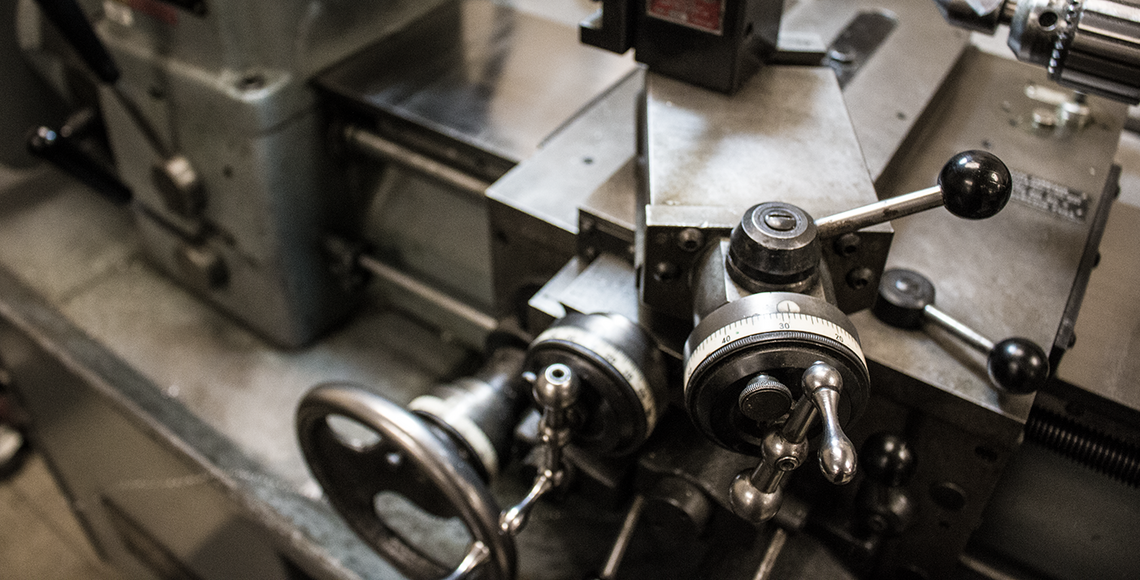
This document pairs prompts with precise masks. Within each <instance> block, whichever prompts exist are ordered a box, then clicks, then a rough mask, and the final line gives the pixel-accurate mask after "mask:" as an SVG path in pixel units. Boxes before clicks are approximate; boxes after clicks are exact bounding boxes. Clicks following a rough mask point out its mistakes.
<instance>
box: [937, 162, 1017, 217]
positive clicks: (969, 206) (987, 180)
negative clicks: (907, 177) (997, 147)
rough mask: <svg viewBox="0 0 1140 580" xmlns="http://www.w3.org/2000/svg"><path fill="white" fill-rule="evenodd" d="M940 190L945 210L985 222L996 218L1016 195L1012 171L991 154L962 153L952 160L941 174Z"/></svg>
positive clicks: (939, 179) (943, 167)
mask: <svg viewBox="0 0 1140 580" xmlns="http://www.w3.org/2000/svg"><path fill="white" fill-rule="evenodd" d="M938 187H939V188H940V189H941V190H942V203H943V204H944V205H945V206H946V209H947V210H948V211H949V212H950V213H952V214H954V215H956V216H958V217H961V218H966V219H972V220H977V219H985V218H988V217H992V216H994V215H996V214H997V213H998V212H999V211H1001V210H1002V208H1004V207H1005V204H1006V203H1008V202H1009V197H1010V195H1011V194H1012V193H1013V177H1012V176H1011V175H1010V173H1009V168H1007V167H1006V166H1005V163H1002V160H1001V159H998V158H997V156H996V155H994V154H993V153H990V152H988V151H980V150H973V151H963V152H961V153H959V154H957V155H955V156H953V157H951V158H950V160H949V161H947V162H946V165H943V166H942V171H941V172H939V173H938Z"/></svg>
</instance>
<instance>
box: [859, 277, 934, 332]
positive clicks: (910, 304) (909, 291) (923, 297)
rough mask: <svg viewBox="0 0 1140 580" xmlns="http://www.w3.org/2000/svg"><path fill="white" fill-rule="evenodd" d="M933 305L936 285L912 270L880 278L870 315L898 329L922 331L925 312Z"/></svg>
mask: <svg viewBox="0 0 1140 580" xmlns="http://www.w3.org/2000/svg"><path fill="white" fill-rule="evenodd" d="M927 304H934V284H932V283H931V282H930V280H929V279H927V278H926V276H923V275H922V274H919V273H918V272H915V271H913V270H904V269H895V270H887V271H886V272H883V275H882V277H880V278H879V296H878V298H876V299H875V304H874V306H872V307H871V311H872V312H874V313H875V316H877V317H878V318H879V320H882V321H883V322H885V323H887V324H889V325H891V326H894V327H895V328H907V329H912V330H914V329H918V328H922V322H923V318H924V311H923V309H924V308H926V305H927Z"/></svg>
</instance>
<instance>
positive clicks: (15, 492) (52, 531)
mask: <svg viewBox="0 0 1140 580" xmlns="http://www.w3.org/2000/svg"><path fill="white" fill-rule="evenodd" d="M0 578H2V579H3V580H57V579H58V580H64V579H66V580H72V579H87V580H119V579H120V578H123V576H122V575H120V574H119V573H117V572H116V571H115V570H114V569H112V568H111V567H110V566H108V565H107V564H105V563H104V562H102V561H101V560H100V559H99V556H98V555H97V554H96V552H95V550H94V548H92V546H91V543H90V542H88V541H87V537H86V536H85V535H84V534H83V530H82V529H81V528H80V527H79V524H78V522H77V521H76V519H75V517H74V516H73V515H72V514H71V511H70V510H69V509H68V506H67V500H66V499H64V496H63V494H62V493H61V492H60V490H59V488H58V487H57V486H56V484H55V480H53V479H52V477H51V474H50V473H49V472H48V470H47V466H46V465H45V464H44V461H43V459H42V458H41V457H40V456H39V455H37V454H34V453H33V454H32V455H31V457H29V459H28V462H27V463H26V464H25V465H24V466H23V468H21V470H20V471H19V472H17V473H16V474H15V475H14V476H13V477H12V478H11V479H8V480H4V481H0Z"/></svg>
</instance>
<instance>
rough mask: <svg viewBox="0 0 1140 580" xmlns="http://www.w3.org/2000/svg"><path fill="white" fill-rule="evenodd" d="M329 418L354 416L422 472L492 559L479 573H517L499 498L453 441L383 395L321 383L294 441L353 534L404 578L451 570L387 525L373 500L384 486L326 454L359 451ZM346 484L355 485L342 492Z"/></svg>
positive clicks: (505, 578)
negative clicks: (502, 525)
mask: <svg viewBox="0 0 1140 580" xmlns="http://www.w3.org/2000/svg"><path fill="white" fill-rule="evenodd" d="M334 415H339V416H343V417H345V418H348V419H350V420H353V421H356V422H358V423H360V424H361V425H363V426H365V427H367V428H368V429H371V430H373V431H374V432H375V433H376V434H378V435H380V436H381V438H384V439H387V440H388V441H389V442H391V444H392V445H394V446H395V447H397V448H399V449H400V450H402V451H404V452H405V453H404V456H405V457H407V458H408V460H410V461H412V462H413V465H414V466H415V467H416V468H418V469H419V472H420V473H422V474H424V475H426V476H427V479H428V480H429V482H430V483H431V484H432V485H434V486H435V489H436V490H437V491H438V492H439V493H440V494H441V495H442V496H443V497H444V498H445V499H446V501H447V502H448V503H449V505H450V506H451V507H453V508H454V510H455V511H456V512H457V515H458V517H459V518H460V519H461V520H462V521H463V523H464V525H466V527H467V530H468V531H469V532H470V534H471V538H472V543H474V542H482V543H483V544H484V545H485V546H486V547H487V548H488V549H489V551H490V557H489V558H488V560H487V562H486V563H485V564H483V566H482V567H481V568H480V570H481V572H482V574H483V578H486V579H488V580H510V579H512V578H514V574H515V561H516V555H515V544H514V540H513V538H511V537H510V536H508V535H506V534H504V533H502V532H501V531H500V530H499V527H498V518H499V512H500V509H499V507H498V503H497V502H496V501H495V498H494V497H493V496H492V495H491V493H490V490H489V489H488V488H487V485H486V484H485V483H483V481H482V479H480V477H479V475H478V473H477V472H476V470H475V469H474V468H473V467H472V466H471V465H469V464H468V462H467V461H466V460H465V459H464V458H463V457H462V456H461V455H460V454H459V452H458V451H457V450H456V449H455V448H454V447H453V446H451V445H450V444H448V443H445V442H444V441H441V440H440V439H439V437H437V436H436V435H435V433H433V432H432V431H431V430H430V429H429V428H428V426H427V425H426V424H425V423H424V422H423V421H422V420H421V419H419V418H418V417H416V416H415V415H413V414H412V413H410V412H408V411H407V410H405V409H403V408H402V407H400V406H399V405H396V404H395V403H393V402H391V401H389V400H388V399H385V398H384V397H381V396H379V395H376V394H374V393H371V392H368V391H366V390H364V389H362V388H360V387H358V386H354V385H350V384H342V383H333V384H325V385H319V386H317V387H315V388H314V389H312V390H311V391H309V393H308V394H306V395H305V397H304V398H303V399H302V400H301V403H300V405H299V406H298V408H297V415H296V426H297V436H298V440H299V442H300V446H301V451H302V453H303V455H304V457H305V462H306V463H307V464H308V466H309V469H310V471H311V472H312V473H313V476H314V477H315V478H316V480H317V482H318V483H319V484H320V485H321V487H322V488H323V489H324V490H325V493H326V495H327V496H328V498H329V502H330V503H331V504H332V506H333V508H334V509H335V510H336V511H337V512H338V513H339V514H340V515H341V517H342V518H343V519H344V520H345V521H346V522H347V523H348V524H349V526H350V527H351V528H352V530H353V532H355V533H356V535H357V536H358V537H360V538H361V539H362V540H364V541H365V543H367V544H368V545H369V546H371V547H372V548H373V549H374V550H376V551H377V552H378V553H380V554H381V555H382V556H384V557H385V558H386V559H388V560H389V561H390V562H391V563H392V564H393V565H395V566H396V567H397V568H399V569H400V570H401V571H402V572H403V573H405V574H408V575H409V576H413V577H415V578H423V579H425V580H426V579H429V578H441V577H444V576H447V575H448V574H449V573H451V569H450V568H448V567H447V566H444V565H443V564H441V563H439V562H437V561H435V560H434V559H432V558H431V557H429V556H428V555H426V554H424V553H423V552H422V551H421V550H419V549H418V548H417V547H416V546H413V545H411V544H410V543H408V542H407V541H406V540H405V539H404V538H403V537H402V536H400V534H399V533H398V532H396V531H395V530H393V529H392V528H390V527H389V526H387V525H386V524H385V523H384V521H383V520H382V519H381V518H380V516H379V515H378V514H377V513H376V511H375V509H374V506H373V504H372V499H373V498H374V497H375V495H376V494H377V493H379V492H381V491H385V489H384V488H383V487H380V486H379V485H378V484H374V483H372V482H369V481H360V480H361V478H367V473H362V472H365V471H368V470H367V469H359V470H358V469H356V468H354V467H352V466H350V465H340V466H337V465H335V464H334V463H335V462H333V461H331V460H330V459H329V458H330V457H336V456H338V454H340V457H342V458H348V457H351V456H352V453H354V452H356V453H364V452H359V451H354V450H353V449H352V448H350V447H349V446H347V445H346V444H345V443H344V442H343V441H341V440H340V439H338V438H337V436H336V435H335V434H334V433H333V429H332V428H331V427H330V426H329V424H328V421H327V418H328V417H330V416H334ZM338 448H339V449H338ZM361 457H362V458H363V454H362V455H361ZM344 481H354V482H355V483H357V484H358V485H357V486H356V487H354V488H353V489H351V490H348V491H346V490H345V489H344V483H343V482H344ZM370 484H372V485H370ZM373 487H374V488H375V489H373Z"/></svg>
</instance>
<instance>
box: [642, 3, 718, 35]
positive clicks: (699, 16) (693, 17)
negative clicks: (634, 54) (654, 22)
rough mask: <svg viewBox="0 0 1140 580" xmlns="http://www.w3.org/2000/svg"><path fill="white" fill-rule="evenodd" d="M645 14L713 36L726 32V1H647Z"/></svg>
mask: <svg viewBox="0 0 1140 580" xmlns="http://www.w3.org/2000/svg"><path fill="white" fill-rule="evenodd" d="M645 13H646V14H648V15H649V16H653V17H655V18H660V19H662V20H668V21H669V22H675V23H677V24H680V25H683V26H688V27H690V28H696V29H697V30H704V31H705V32H712V33H713V34H721V33H722V32H724V0H646V7H645Z"/></svg>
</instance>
